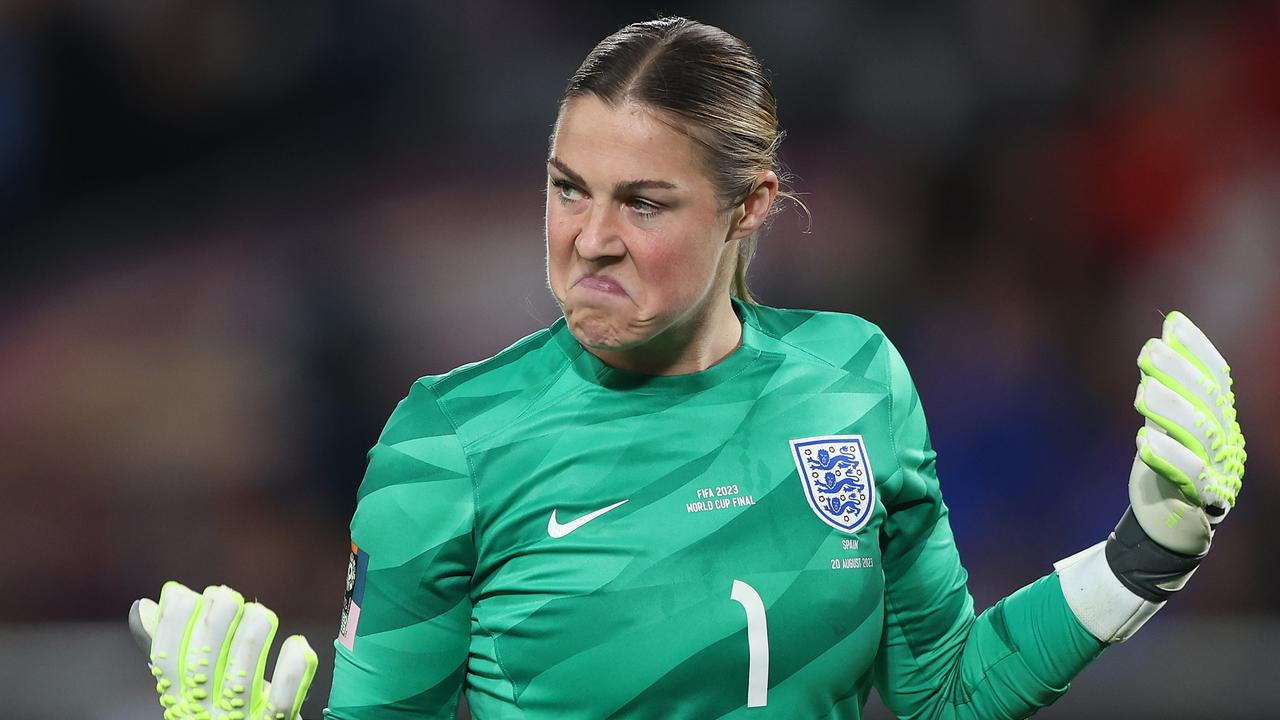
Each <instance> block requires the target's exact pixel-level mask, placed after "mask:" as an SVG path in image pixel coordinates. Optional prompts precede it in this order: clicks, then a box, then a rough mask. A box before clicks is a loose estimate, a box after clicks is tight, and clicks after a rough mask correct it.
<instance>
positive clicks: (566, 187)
mask: <svg viewBox="0 0 1280 720" xmlns="http://www.w3.org/2000/svg"><path fill="white" fill-rule="evenodd" d="M551 184H552V185H553V186H554V187H555V189H556V196H557V197H559V198H560V201H561V202H565V203H571V202H577V201H579V200H581V199H582V193H581V192H580V191H579V190H578V188H576V187H574V186H572V185H570V184H569V183H567V182H565V181H563V180H553V181H552V182H551Z"/></svg>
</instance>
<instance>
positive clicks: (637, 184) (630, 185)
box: [547, 155, 680, 195]
mask: <svg viewBox="0 0 1280 720" xmlns="http://www.w3.org/2000/svg"><path fill="white" fill-rule="evenodd" d="M547 164H548V165H550V166H552V167H554V168H555V169H557V170H559V171H560V172H562V173H564V174H565V176H566V177H568V178H569V179H570V180H571V181H573V182H574V183H575V184H577V185H579V186H581V187H584V188H585V187H586V186H587V181H586V180H583V179H582V176H581V175H579V174H578V173H576V172H574V171H573V169H572V168H570V167H569V166H568V165H566V164H565V163H564V161H563V160H561V159H560V158H558V157H556V156H554V155H552V156H551V157H549V158H547ZM679 188H680V186H679V185H676V184H675V183H673V182H668V181H666V180H624V181H622V182H619V183H617V184H615V185H614V186H613V194H614V195H626V194H628V193H632V192H635V191H637V190H655V189H656V190H678V189H679Z"/></svg>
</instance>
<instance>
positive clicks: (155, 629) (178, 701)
mask: <svg viewBox="0 0 1280 720" xmlns="http://www.w3.org/2000/svg"><path fill="white" fill-rule="evenodd" d="M278 626H279V621H278V620H277V619H276V615H275V613H273V612H271V611H270V610H268V609H267V608H266V607H264V606H262V605H259V604H258V603H247V604H246V603H245V601H244V598H243V597H242V596H241V595H240V593H238V592H236V591H235V590H232V589H231V588H229V587H225V586H222V587H212V586H211V587H208V588H205V591H204V594H203V595H201V594H198V593H196V592H194V591H192V590H190V589H188V588H187V587H186V586H184V585H182V584H180V583H177V582H168V583H165V585H164V588H163V589H162V590H161V592H160V603H159V604H158V605H157V604H156V603H155V602H153V601H151V600H148V599H145V598H144V599H142V600H138V601H136V602H134V603H133V607H132V608H130V610H129V627H130V629H131V630H132V631H133V636H134V639H135V640H137V641H138V645H139V647H141V648H142V650H143V652H144V653H146V655H147V658H148V660H149V664H150V666H151V674H152V675H154V676H155V678H156V692H158V693H159V694H160V705H161V706H163V707H164V709H165V710H164V718H165V720H206V719H214V718H216V719H217V720H286V719H287V720H294V719H295V718H297V717H298V711H299V710H300V709H301V707H302V701H303V700H304V699H305V698H306V696H307V690H308V689H309V688H310V687H311V680H312V678H313V677H314V676H315V673H316V666H317V664H318V663H317V659H316V654H315V652H314V651H313V650H312V649H311V646H310V645H308V644H307V641H306V639H305V638H303V637H302V636H301V635H293V636H291V637H289V638H288V639H287V640H285V641H284V644H283V645H282V646H281V647H280V654H279V656H278V657H277V658H276V668H275V674H274V675H273V676H272V680H271V682H270V683H268V682H264V675H265V670H266V665H267V653H268V652H269V651H270V650H271V641H272V640H273V639H274V638H275V634H276V629H277V627H278Z"/></svg>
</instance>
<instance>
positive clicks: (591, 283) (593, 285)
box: [573, 275, 627, 297]
mask: <svg viewBox="0 0 1280 720" xmlns="http://www.w3.org/2000/svg"><path fill="white" fill-rule="evenodd" d="M573 286H574V287H583V288H587V289H588V290H595V291H596V292H602V293H607V294H609V295H617V296H619V297H626V296H627V291H626V289H625V288H623V287H622V284H621V283H619V282H618V281H617V280H614V279H613V278H611V277H606V276H604V275H583V276H582V277H580V278H578V281H577V282H576V283H574V284H573Z"/></svg>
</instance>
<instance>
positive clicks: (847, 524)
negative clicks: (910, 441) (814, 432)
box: [791, 435, 876, 533]
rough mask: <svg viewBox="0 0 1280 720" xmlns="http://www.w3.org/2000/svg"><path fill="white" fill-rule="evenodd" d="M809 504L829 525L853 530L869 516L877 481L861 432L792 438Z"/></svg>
mask: <svg viewBox="0 0 1280 720" xmlns="http://www.w3.org/2000/svg"><path fill="white" fill-rule="evenodd" d="M791 454H792V455H793V456H795V460H796V469H797V470H799V471H800V482H802V483H803V484H804V496H805V498H806V499H807V500H808V501H809V507H811V508H813V511H814V512H815V513H817V515H818V517H820V518H822V521H823V522H825V523H826V524H828V525H830V526H831V527H833V528H835V529H837V530H840V531H843V532H847V533H855V532H858V531H859V530H861V529H862V527H863V526H864V525H866V524H867V521H868V520H870V519H871V511H872V510H873V509H874V508H875V504H876V481H875V478H874V477H872V475H871V463H870V462H868V461H867V448H866V446H865V445H864V444H863V442H862V436H861V435H828V436H825V437H812V438H804V439H802V440H792V441H791Z"/></svg>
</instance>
